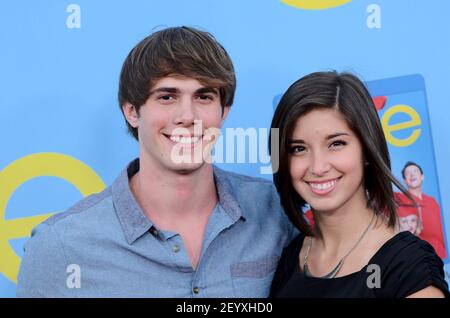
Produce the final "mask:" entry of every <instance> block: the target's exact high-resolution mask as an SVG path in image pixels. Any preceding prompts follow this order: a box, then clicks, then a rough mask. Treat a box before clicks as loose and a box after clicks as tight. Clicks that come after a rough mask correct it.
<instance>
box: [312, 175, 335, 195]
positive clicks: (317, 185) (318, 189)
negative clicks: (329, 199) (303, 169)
mask: <svg viewBox="0 0 450 318" xmlns="http://www.w3.org/2000/svg"><path fill="white" fill-rule="evenodd" d="M339 179H340V178H336V179H333V180H326V181H307V182H306V183H308V184H309V186H310V188H311V191H312V192H313V193H314V194H317V195H326V194H328V193H330V192H331V191H333V190H334V189H335V188H336V184H337V183H338V181H339Z"/></svg>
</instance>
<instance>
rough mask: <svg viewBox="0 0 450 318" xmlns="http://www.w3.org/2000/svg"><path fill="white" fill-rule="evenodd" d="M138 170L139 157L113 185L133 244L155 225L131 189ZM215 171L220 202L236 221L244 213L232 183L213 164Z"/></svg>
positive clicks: (119, 213) (116, 205)
mask: <svg viewBox="0 0 450 318" xmlns="http://www.w3.org/2000/svg"><path fill="white" fill-rule="evenodd" d="M138 171H139V159H138V158H137V159H135V160H133V161H132V162H131V163H130V164H129V165H128V167H127V168H126V169H124V170H123V171H122V172H121V173H120V175H119V176H118V177H117V179H116V180H115V181H114V183H113V184H112V186H111V191H112V200H113V204H114V208H115V210H116V213H117V216H118V218H119V222H120V224H121V226H122V230H123V232H124V234H125V237H126V240H127V242H128V244H133V243H134V242H135V241H136V240H137V239H138V238H139V237H141V236H142V235H144V234H145V233H146V232H148V231H149V230H150V229H151V228H152V227H153V223H152V222H151V221H150V219H148V218H147V216H146V215H145V214H144V212H143V211H142V209H141V207H140V206H139V204H138V202H137V201H136V199H135V197H134V195H133V193H132V192H131V189H130V184H129V179H130V178H131V177H133V176H134V175H135V174H136V173H137V172H138ZM213 173H214V182H215V184H216V189H217V196H218V197H219V204H220V205H221V206H222V208H223V210H224V211H225V212H226V213H228V215H229V216H230V217H231V219H232V220H233V221H234V222H236V221H237V220H239V218H241V217H243V215H242V210H241V208H240V206H239V203H238V202H237V200H236V198H235V196H234V194H233V187H232V184H231V182H230V180H229V179H228V178H227V172H225V171H224V170H221V169H219V168H217V167H215V166H213Z"/></svg>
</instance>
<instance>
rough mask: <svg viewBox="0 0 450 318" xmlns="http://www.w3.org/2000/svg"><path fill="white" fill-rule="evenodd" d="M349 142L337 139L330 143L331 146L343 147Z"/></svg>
mask: <svg viewBox="0 0 450 318" xmlns="http://www.w3.org/2000/svg"><path fill="white" fill-rule="evenodd" d="M346 144H347V143H346V142H345V141H343V140H335V141H333V142H332V143H331V144H330V147H334V148H335V147H342V146H345V145H346Z"/></svg>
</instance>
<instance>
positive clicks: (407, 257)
mask: <svg viewBox="0 0 450 318" xmlns="http://www.w3.org/2000/svg"><path fill="white" fill-rule="evenodd" d="M304 238H305V237H304V236H303V235H301V234H300V235H299V236H297V237H296V238H295V239H294V240H293V241H292V242H291V243H290V244H289V246H287V247H286V248H285V249H284V251H283V254H282V255H281V259H280V262H279V264H278V268H277V270H276V272H275V276H274V280H273V282H272V288H271V292H270V297H275V298H374V297H379V298H403V297H406V296H409V295H411V294H413V293H415V292H417V291H419V290H421V289H424V288H426V287H428V286H431V285H432V286H435V287H437V288H439V289H440V290H441V291H442V292H443V293H444V295H445V297H450V294H449V291H448V285H447V282H446V281H445V278H444V277H445V276H444V269H443V267H444V264H443V262H442V260H441V259H440V258H439V256H437V254H436V252H435V251H434V249H433V247H432V246H431V245H430V244H429V243H427V242H426V241H424V240H421V239H420V238H418V237H416V236H415V235H413V234H411V233H410V232H407V231H405V232H400V233H398V234H397V235H395V236H394V237H393V238H391V239H390V240H388V241H387V242H386V243H385V244H384V245H383V246H382V247H381V248H380V249H379V250H378V251H377V252H376V253H375V255H374V256H373V257H372V258H371V260H370V261H369V263H368V264H367V265H366V266H364V267H363V268H362V269H361V270H360V271H359V272H355V273H352V274H349V275H346V276H342V277H337V278H332V279H325V278H318V277H308V276H306V275H305V274H304V273H303V271H301V269H300V266H299V253H300V250H301V247H302V245H303V240H304Z"/></svg>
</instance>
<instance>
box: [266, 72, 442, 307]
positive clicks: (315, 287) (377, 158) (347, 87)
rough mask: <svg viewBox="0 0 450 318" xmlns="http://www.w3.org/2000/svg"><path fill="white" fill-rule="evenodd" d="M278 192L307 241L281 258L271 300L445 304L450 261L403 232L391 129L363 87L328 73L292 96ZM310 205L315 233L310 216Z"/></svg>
mask: <svg viewBox="0 0 450 318" xmlns="http://www.w3.org/2000/svg"><path fill="white" fill-rule="evenodd" d="M271 128H278V129H279V143H278V144H279V149H278V150H279V152H278V153H279V170H278V171H277V172H276V173H274V181H275V185H276V187H277V189H278V192H279V194H280V197H281V202H282V204H283V207H284V209H285V211H286V213H287V215H288V216H289V218H290V220H291V221H292V222H293V224H294V225H295V226H296V227H297V228H298V229H299V230H300V232H301V234H300V235H299V236H298V237H297V238H296V239H294V240H293V241H292V243H291V244H290V245H289V246H288V247H287V248H286V249H285V250H284V252H283V255H282V256H281V259H280V262H279V265H278V268H277V271H276V273H275V277H274V281H273V284H272V290H271V296H272V297H358V298H362V297H364V298H365V297H389V298H400V297H444V296H447V297H448V296H449V292H448V286H447V283H446V282H445V279H444V271H443V263H442V261H441V259H440V258H439V257H438V256H437V255H436V253H435V251H434V250H433V248H432V247H431V245H429V244H428V243H427V242H425V241H423V240H421V239H419V238H417V237H416V236H414V235H413V234H411V233H410V232H398V231H397V230H396V229H397V228H398V225H397V222H398V221H397V215H396V204H395V201H394V194H393V189H392V184H394V185H396V186H397V187H398V188H399V189H400V190H401V191H402V192H404V193H405V195H407V191H406V190H405V189H404V188H403V186H402V185H401V184H400V183H399V182H398V181H397V180H396V179H395V177H394V176H393V175H392V173H391V170H390V159H389V153H388V148H387V144H386V141H385V138H384V135H383V130H382V128H381V124H380V121H379V118H378V114H377V111H376V109H375V106H374V105H373V102H372V99H371V97H370V95H369V93H368V91H367V89H366V88H365V86H364V85H363V83H362V82H361V81H360V80H359V79H358V78H357V77H355V76H354V75H351V74H348V73H342V74H339V73H336V72H319V73H313V74H310V75H307V76H305V77H303V78H301V79H300V80H298V81H296V82H295V83H294V84H292V85H291V87H289V89H288V90H287V91H286V93H285V94H284V95H283V97H282V99H281V101H280V103H279V105H278V107H277V109H276V111H275V115H274V118H273V121H272V127H271ZM306 204H308V205H309V206H310V208H311V210H312V213H313V217H314V227H313V228H312V227H310V225H309V223H308V222H307V221H306V219H305V218H304V216H303V213H301V211H302V208H303V207H305V205H306Z"/></svg>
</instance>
